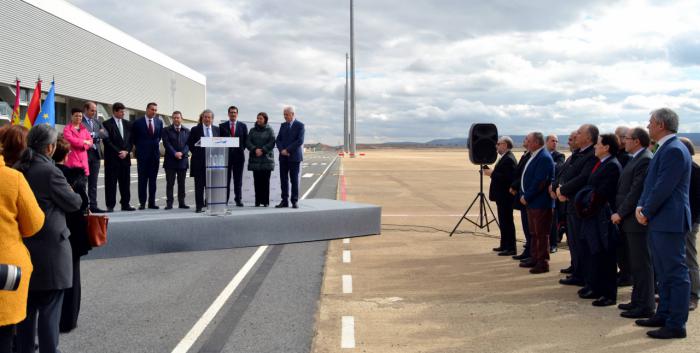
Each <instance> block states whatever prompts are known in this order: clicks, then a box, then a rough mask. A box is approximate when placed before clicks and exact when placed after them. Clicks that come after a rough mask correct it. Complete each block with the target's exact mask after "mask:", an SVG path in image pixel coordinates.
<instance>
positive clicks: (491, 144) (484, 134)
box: [468, 123, 498, 164]
mask: <svg viewBox="0 0 700 353" xmlns="http://www.w3.org/2000/svg"><path fill="white" fill-rule="evenodd" d="M496 142H498V129H496V125H494V124H480V123H475V124H472V126H471V127H470V128H469V142H468V148H469V160H470V161H471V162H472V163H474V164H491V163H493V162H495V161H496V157H498V152H497V151H496Z"/></svg>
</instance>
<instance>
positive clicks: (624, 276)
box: [615, 126, 632, 286]
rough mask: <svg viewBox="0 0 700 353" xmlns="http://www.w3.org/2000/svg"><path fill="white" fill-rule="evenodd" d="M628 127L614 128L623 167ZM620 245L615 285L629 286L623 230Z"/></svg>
mask: <svg viewBox="0 0 700 353" xmlns="http://www.w3.org/2000/svg"><path fill="white" fill-rule="evenodd" d="M629 130H630V128H628V127H627V126H618V127H617V128H616V129H615V136H617V142H618V143H619V144H620V151H619V152H618V153H617V156H616V157H617V161H618V162H620V165H621V166H622V168H623V169H624V168H625V166H626V165H627V163H628V162H629V161H630V159H631V158H630V155H629V153H627V151H626V148H625V144H626V143H627V138H625V136H627V134H628V133H629ZM620 237H621V238H622V239H620V242H619V244H620V246H619V247H618V248H617V267H619V268H620V272H619V273H618V274H617V285H618V286H629V285H631V284H632V275H631V274H630V268H629V265H628V264H629V262H630V261H629V248H628V246H627V241H626V240H625V234H624V232H620Z"/></svg>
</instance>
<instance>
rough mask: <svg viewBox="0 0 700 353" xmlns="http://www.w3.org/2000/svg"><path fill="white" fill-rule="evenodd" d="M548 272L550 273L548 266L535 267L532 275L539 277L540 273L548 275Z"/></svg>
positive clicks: (531, 271)
mask: <svg viewBox="0 0 700 353" xmlns="http://www.w3.org/2000/svg"><path fill="white" fill-rule="evenodd" d="M547 272H549V267H547V266H535V267H533V268H531V269H530V273H532V274H533V275H537V274H540V273H547Z"/></svg>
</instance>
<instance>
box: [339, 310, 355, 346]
mask: <svg viewBox="0 0 700 353" xmlns="http://www.w3.org/2000/svg"><path fill="white" fill-rule="evenodd" d="M340 348H355V317H353V316H343V320H342V327H341V339H340Z"/></svg>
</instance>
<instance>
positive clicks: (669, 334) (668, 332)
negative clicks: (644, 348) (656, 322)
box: [647, 327, 685, 340]
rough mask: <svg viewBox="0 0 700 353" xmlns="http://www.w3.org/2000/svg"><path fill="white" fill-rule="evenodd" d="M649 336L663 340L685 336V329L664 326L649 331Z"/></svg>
mask: <svg viewBox="0 0 700 353" xmlns="http://www.w3.org/2000/svg"><path fill="white" fill-rule="evenodd" d="M647 336H649V337H651V338H657V339H662V340H667V339H671V338H685V329H684V328H668V327H662V328H659V329H657V330H651V331H647Z"/></svg>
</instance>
